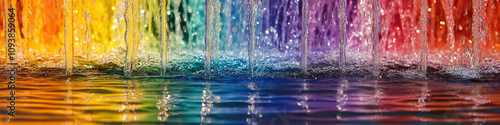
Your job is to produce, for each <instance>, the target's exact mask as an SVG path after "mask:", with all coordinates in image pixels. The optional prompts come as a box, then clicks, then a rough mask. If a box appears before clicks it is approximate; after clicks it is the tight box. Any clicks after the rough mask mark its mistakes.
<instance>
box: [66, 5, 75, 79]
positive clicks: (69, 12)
mask: <svg viewBox="0 0 500 125" xmlns="http://www.w3.org/2000/svg"><path fill="white" fill-rule="evenodd" d="M73 40H74V37H73V0H64V55H65V56H64V57H65V68H66V71H65V72H66V74H67V75H71V74H72V73H73V54H74V53H73V43H74V41H73Z"/></svg>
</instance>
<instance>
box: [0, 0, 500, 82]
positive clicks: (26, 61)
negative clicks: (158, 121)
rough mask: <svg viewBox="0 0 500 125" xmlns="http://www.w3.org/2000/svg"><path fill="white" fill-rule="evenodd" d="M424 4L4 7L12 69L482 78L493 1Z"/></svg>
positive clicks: (78, 1) (492, 34) (494, 53)
mask: <svg viewBox="0 0 500 125" xmlns="http://www.w3.org/2000/svg"><path fill="white" fill-rule="evenodd" d="M427 2H428V1H426V0H413V1H391V0H369V1H367V0H342V1H335V0H299V1H297V0H277V1H259V0H250V1H239V0H206V1H188V0H161V1H129V0H126V1H118V0H111V1H84V0H75V1H66V0H64V1H50V2H39V1H13V4H15V5H16V7H17V8H18V11H16V13H17V14H18V15H20V16H19V17H18V18H20V19H19V21H18V25H19V26H18V28H19V30H18V32H19V34H21V35H20V37H19V38H18V39H19V42H18V43H17V44H18V47H19V49H20V50H22V51H19V53H20V54H18V55H19V58H18V59H19V61H20V62H22V63H21V64H22V65H20V67H23V68H27V69H29V70H31V71H37V70H44V69H46V68H56V69H65V70H66V71H65V72H66V73H68V74H71V73H75V72H78V73H80V72H93V71H96V70H97V71H100V72H114V71H119V72H124V75H125V76H134V75H149V74H160V75H166V76H168V75H193V76H203V77H205V78H207V79H208V78H213V77H215V78H218V77H232V76H241V77H246V76H258V77H260V76H266V77H267V76H270V77H308V78H322V77H336V76H341V75H342V74H343V75H345V76H354V77H356V76H359V77H365V76H376V77H392V76H405V74H412V73H414V72H415V71H416V70H420V73H419V74H420V75H419V76H424V77H425V76H426V77H433V76H436V75H437V76H438V77H443V76H446V75H447V74H448V75H450V74H454V73H450V72H449V71H454V70H448V69H450V68H451V67H462V68H466V69H470V70H471V71H473V72H476V73H477V74H476V75H472V76H477V77H484V76H489V75H487V74H491V73H495V72H498V71H499V68H498V67H497V65H498V64H499V63H497V62H499V61H498V59H500V58H498V57H500V56H499V53H498V50H499V49H500V47H499V46H500V43H499V39H498V30H499V26H498V25H497V22H498V20H499V19H497V18H495V17H496V16H497V15H499V14H500V11H499V10H500V9H498V7H497V6H499V2H498V1H480V0H473V1H470V2H471V3H469V2H467V1H456V0H443V1H438V2H430V3H427ZM69 5H71V6H69ZM42 8H43V9H42ZM2 11H3V10H2ZM3 18H4V17H2V19H3ZM49 20H51V21H49ZM77 24H85V25H77ZM2 25H4V24H2ZM415 26H418V27H415ZM2 30H4V29H2ZM2 37H4V36H2ZM58 41H64V42H58ZM0 51H1V52H3V53H4V54H5V50H0ZM4 60H5V59H4ZM3 63H5V62H3ZM462 68H460V69H462ZM451 69H453V68H451ZM410 72H412V73H410ZM394 73H395V74H394ZM399 73H401V74H399ZM470 76H471V75H467V74H464V77H467V78H469V77H470Z"/></svg>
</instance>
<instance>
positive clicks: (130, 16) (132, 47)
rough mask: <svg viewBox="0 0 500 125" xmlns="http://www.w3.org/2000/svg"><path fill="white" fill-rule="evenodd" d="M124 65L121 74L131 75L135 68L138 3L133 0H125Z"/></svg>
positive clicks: (137, 36)
mask: <svg viewBox="0 0 500 125" xmlns="http://www.w3.org/2000/svg"><path fill="white" fill-rule="evenodd" d="M124 2H125V3H124V4H125V14H124V17H125V25H126V29H125V44H126V53H125V66H124V67H123V74H124V75H125V76H127V77H130V76H132V72H133V70H135V69H136V64H137V61H138V59H137V56H138V55H137V51H138V50H137V49H138V48H137V47H138V45H137V42H138V41H139V30H138V22H137V20H138V19H139V18H138V16H139V15H138V14H137V13H138V8H139V7H138V6H139V5H138V3H137V2H135V1H134V0H125V1H124Z"/></svg>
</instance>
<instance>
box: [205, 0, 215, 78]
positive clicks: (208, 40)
mask: <svg viewBox="0 0 500 125" xmlns="http://www.w3.org/2000/svg"><path fill="white" fill-rule="evenodd" d="M205 2H206V4H207V5H208V6H206V8H205V12H206V14H205V51H204V56H205V79H210V78H211V77H212V74H211V70H212V68H211V65H212V30H213V22H212V19H213V13H214V11H213V0H205Z"/></svg>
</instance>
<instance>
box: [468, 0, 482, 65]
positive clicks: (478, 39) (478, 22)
mask: <svg viewBox="0 0 500 125" xmlns="http://www.w3.org/2000/svg"><path fill="white" fill-rule="evenodd" d="M472 2H473V3H472V8H473V11H474V12H473V14H472V37H473V39H474V43H473V47H472V58H470V59H471V63H470V64H471V67H469V68H471V69H473V70H477V68H478V65H479V62H480V56H481V55H480V54H481V47H480V45H481V43H482V42H483V40H484V33H486V32H485V31H484V28H483V27H485V26H483V25H484V21H483V13H484V12H483V6H482V0H473V1H472Z"/></svg>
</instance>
